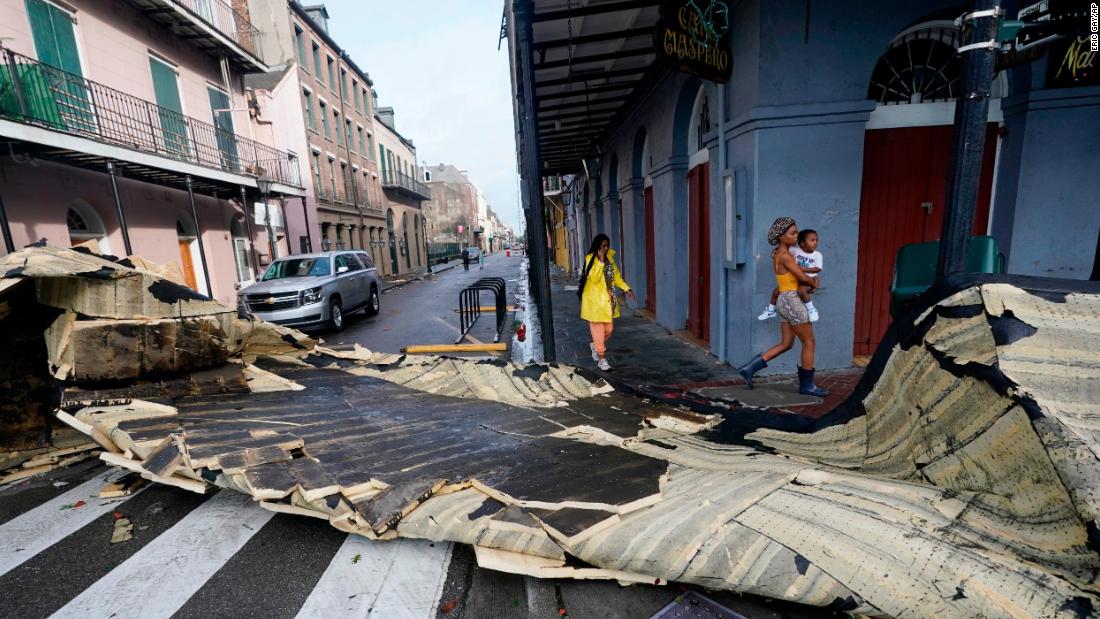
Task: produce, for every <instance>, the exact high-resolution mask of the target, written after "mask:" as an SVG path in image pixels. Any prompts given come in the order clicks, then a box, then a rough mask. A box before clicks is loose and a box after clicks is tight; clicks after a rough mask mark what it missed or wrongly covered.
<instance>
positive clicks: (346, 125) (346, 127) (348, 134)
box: [344, 118, 355, 153]
mask: <svg viewBox="0 0 1100 619" xmlns="http://www.w3.org/2000/svg"><path fill="white" fill-rule="evenodd" d="M344 137H346V138H347V140H348V150H349V151H350V152H353V153H354V152H355V141H354V140H352V139H351V119H350V118H345V119H344Z"/></svg>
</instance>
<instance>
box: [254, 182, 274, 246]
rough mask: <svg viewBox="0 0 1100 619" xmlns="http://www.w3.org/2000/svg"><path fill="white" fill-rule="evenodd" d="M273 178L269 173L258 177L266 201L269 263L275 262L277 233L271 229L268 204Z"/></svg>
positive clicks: (265, 213) (257, 183) (258, 186)
mask: <svg viewBox="0 0 1100 619" xmlns="http://www.w3.org/2000/svg"><path fill="white" fill-rule="evenodd" d="M271 184H272V182H271V177H270V176H268V175H267V172H264V173H263V174H260V175H259V176H258V177H256V188H257V189H259V190H260V195H261V196H263V201H264V227H266V228H267V245H268V251H270V252H271V253H270V256H271V259H270V260H269V261H268V262H274V261H275V253H276V252H275V231H274V230H272V228H271V208H270V207H269V206H268V204H267V199H268V195H269V194H270V193H271Z"/></svg>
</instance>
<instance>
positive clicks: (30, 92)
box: [0, 48, 302, 187]
mask: <svg viewBox="0 0 1100 619" xmlns="http://www.w3.org/2000/svg"><path fill="white" fill-rule="evenodd" d="M0 118H5V119H9V120H14V121H16V122H20V123H26V124H29V125H35V126H38V127H43V128H46V129H51V130H53V131H58V132H62V133H66V134H70V135H74V136H78V137H82V138H87V139H90V140H94V141H96V142H101V143H106V144H111V145H115V146H121V147H125V148H128V149H132V150H136V151H141V152H144V153H151V154H153V155H157V156H160V157H165V158H168V159H173V160H176V161H182V162H187V163H192V164H197V165H200V166H203V167H206V168H211V169H213V170H220V171H222V172H229V173H232V174H239V175H245V176H253V177H259V176H260V175H262V174H265V173H266V174H267V175H268V176H269V177H270V178H271V180H273V181H274V182H276V183H281V184H283V185H290V186H294V187H301V185H302V183H301V180H300V177H299V170H298V160H297V159H294V158H292V157H290V156H289V155H288V154H287V153H285V152H283V151H280V150H277V149H275V148H272V147H270V146H267V145H266V144H260V143H259V142H256V141H253V140H250V139H248V138H244V137H241V136H239V135H236V134H235V133H233V132H232V131H230V130H228V129H225V128H222V127H218V126H215V125H212V124H210V123H205V122H202V121H200V120H196V119H194V118H190V117H188V116H184V115H183V114H180V113H178V112H175V111H173V110H170V109H167V108H163V107H160V106H159V105H157V104H155V103H151V102H149V101H146V100H144V99H140V98H138V97H135V96H133V95H129V94H127V93H124V92H121V91H118V90H114V89H113V88H108V87H107V86H104V85H102V84H98V83H96V82H93V81H91V80H87V79H84V78H83V77H80V76H79V75H74V74H72V73H67V72H65V71H62V70H60V69H57V68H55V67H52V66H50V65H47V64H44V63H41V62H38V61H37V60H34V59H33V58H28V57H26V56H23V55H21V54H17V53H15V52H13V51H11V50H8V49H4V48H0Z"/></svg>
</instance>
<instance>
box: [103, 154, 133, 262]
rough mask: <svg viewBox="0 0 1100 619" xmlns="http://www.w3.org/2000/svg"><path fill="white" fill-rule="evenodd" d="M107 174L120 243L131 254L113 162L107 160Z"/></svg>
mask: <svg viewBox="0 0 1100 619" xmlns="http://www.w3.org/2000/svg"><path fill="white" fill-rule="evenodd" d="M107 174H109V175H110V177H111V191H112V192H113V193H114V194H115V208H116V209H117V210H118V227H119V228H120V229H121V230H122V244H123V246H125V247H126V255H127V256H133V255H134V248H133V247H131V246H130V229H129V228H128V227H127V226H126V213H124V212H123V210H122V198H121V197H119V195H118V179H117V178H116V177H115V162H113V161H108V162H107Z"/></svg>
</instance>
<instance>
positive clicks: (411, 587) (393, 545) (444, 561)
mask: <svg viewBox="0 0 1100 619" xmlns="http://www.w3.org/2000/svg"><path fill="white" fill-rule="evenodd" d="M356 556H358V557H359V560H358V561H356V560H355V557H356ZM450 562H451V544H450V543H447V542H436V544H435V547H432V546H431V543H430V542H428V541H427V540H413V539H399V540H394V541H389V542H372V541H370V540H368V539H367V538H365V537H362V536H359V535H348V538H347V539H346V540H344V545H343V546H341V547H340V550H338V551H337V552H336V556H335V557H333V558H332V562H331V563H329V566H328V569H326V570H325V573H324V574H322V575H321V580H320V581H318V583H317V586H316V587H314V588H313V592H312V593H310V595H309V598H308V599H306V603H305V604H304V605H302V609H301V610H300V611H298V617H299V619H313V618H314V617H366V616H368V611H369V615H370V616H372V617H386V618H387V619H389V618H391V617H392V618H395V619H414V618H415V619H423V618H424V617H434V616H435V609H436V608H437V607H438V606H439V596H441V595H442V594H443V583H444V580H445V579H446V578H447V568H448V566H449V565H450Z"/></svg>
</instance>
